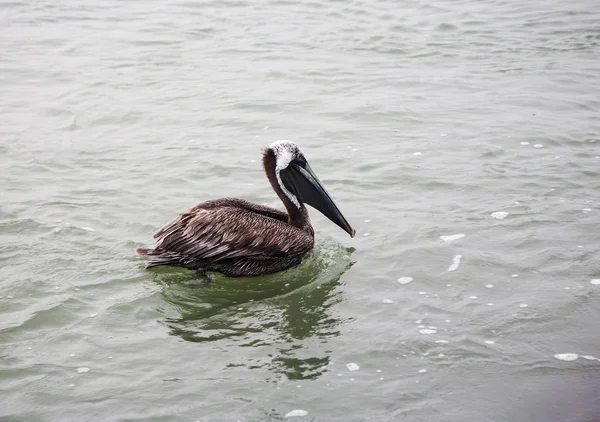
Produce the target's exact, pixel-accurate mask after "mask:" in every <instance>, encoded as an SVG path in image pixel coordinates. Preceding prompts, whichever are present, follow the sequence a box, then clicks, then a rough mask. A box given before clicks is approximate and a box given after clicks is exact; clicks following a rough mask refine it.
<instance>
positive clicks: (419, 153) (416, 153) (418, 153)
mask: <svg viewBox="0 0 600 422" xmlns="http://www.w3.org/2000/svg"><path fill="white" fill-rule="evenodd" d="M421 154H423V153H422V152H418V151H417V152H413V155H421Z"/></svg>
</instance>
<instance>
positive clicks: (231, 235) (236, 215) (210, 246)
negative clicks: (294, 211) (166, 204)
mask: <svg viewBox="0 0 600 422" xmlns="http://www.w3.org/2000/svg"><path fill="white" fill-rule="evenodd" d="M286 221H287V214H285V213H283V212H281V211H278V210H275V209H272V208H268V207H263V206H260V205H257V204H252V203H250V202H247V201H242V200H238V199H234V200H223V199H221V200H217V201H207V202H205V203H202V204H199V205H197V206H195V207H194V208H192V209H190V210H188V211H186V212H184V213H182V214H181V215H180V216H179V218H177V219H176V220H174V221H172V222H171V223H169V224H167V225H165V226H164V227H162V228H161V229H160V230H159V231H158V232H157V233H156V235H155V238H157V244H156V247H155V253H156V252H158V253H168V254H176V255H179V256H180V257H181V258H183V259H185V260H186V261H188V262H192V261H201V260H207V259H209V260H210V261H220V260H224V259H231V258H245V257H252V258H256V259H260V258H261V257H264V258H269V257H277V256H293V255H301V254H304V253H306V252H308V251H309V250H310V249H311V248H312V245H313V238H312V236H310V234H308V233H307V232H305V231H303V230H301V229H298V228H296V227H294V226H291V225H290V224H287V222H286Z"/></svg>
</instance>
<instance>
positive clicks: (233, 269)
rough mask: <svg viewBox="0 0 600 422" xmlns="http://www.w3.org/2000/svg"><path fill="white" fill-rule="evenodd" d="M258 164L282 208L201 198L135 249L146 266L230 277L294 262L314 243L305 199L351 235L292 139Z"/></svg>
mask: <svg viewBox="0 0 600 422" xmlns="http://www.w3.org/2000/svg"><path fill="white" fill-rule="evenodd" d="M263 166H264V169H265V173H266V174H267V178H268V179H269V182H271V186H272V187H273V190H274V191H275V193H276V194H277V196H279V198H280V199H281V201H282V202H283V205H284V206H285V209H286V210H287V213H285V212H282V211H279V210H276V209H274V208H270V207H266V206H263V205H258V204H254V203H251V202H248V201H245V200H243V199H236V198H222V199H215V200H210V201H206V202H202V203H200V204H198V205H196V206H195V207H193V208H190V209H189V210H187V211H185V212H183V213H182V214H180V215H179V217H178V218H177V219H175V220H173V221H172V222H170V223H168V224H166V225H165V226H163V227H162V228H161V229H160V230H159V231H158V232H157V233H156V234H155V235H154V238H155V239H157V240H156V244H155V245H154V246H153V247H150V248H139V249H137V253H138V254H140V255H142V256H144V257H146V258H147V259H148V260H149V263H148V267H153V266H157V265H171V266H181V267H186V268H190V269H195V270H198V271H200V272H204V271H214V272H218V273H222V274H225V275H227V276H231V277H239V276H257V275H262V274H270V273H274V272H278V271H282V270H286V269H288V268H291V267H294V266H296V265H298V264H300V262H302V259H303V258H304V257H306V256H307V255H308V254H309V253H310V251H311V250H312V248H313V245H314V237H315V234H314V231H313V228H312V226H311V224H310V219H309V216H308V210H307V209H306V207H305V204H308V205H311V206H312V207H314V208H316V209H317V210H319V211H320V212H321V213H323V215H325V216H326V217H327V218H329V219H330V220H331V221H332V222H334V223H335V224H337V225H338V226H339V227H341V228H342V229H343V230H345V231H346V232H347V233H349V234H350V236H351V237H354V234H355V231H354V229H353V228H352V227H350V224H349V223H348V221H346V219H345V218H344V216H343V215H342V213H341V212H340V210H339V209H338V208H337V206H336V205H335V203H334V202H333V200H332V199H331V197H330V196H329V194H328V193H327V191H326V190H325V188H324V187H323V185H321V182H320V181H319V179H318V178H317V176H316V175H315V173H314V172H313V171H312V169H311V168H310V166H309V165H308V162H307V161H306V158H305V157H304V154H303V153H302V151H301V150H300V148H299V147H298V145H296V144H295V143H293V142H289V141H277V142H274V143H272V144H271V145H269V146H268V147H266V148H264V149H263Z"/></svg>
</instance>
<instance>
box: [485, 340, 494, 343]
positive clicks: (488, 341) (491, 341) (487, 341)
mask: <svg viewBox="0 0 600 422" xmlns="http://www.w3.org/2000/svg"><path fill="white" fill-rule="evenodd" d="M484 343H485V344H494V343H496V342H495V341H494V340H486V341H485V342H484Z"/></svg>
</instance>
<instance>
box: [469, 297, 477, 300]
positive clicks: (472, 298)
mask: <svg viewBox="0 0 600 422" xmlns="http://www.w3.org/2000/svg"><path fill="white" fill-rule="evenodd" d="M469 299H473V300H474V299H477V296H469Z"/></svg>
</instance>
